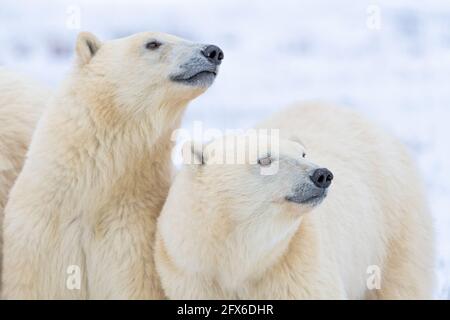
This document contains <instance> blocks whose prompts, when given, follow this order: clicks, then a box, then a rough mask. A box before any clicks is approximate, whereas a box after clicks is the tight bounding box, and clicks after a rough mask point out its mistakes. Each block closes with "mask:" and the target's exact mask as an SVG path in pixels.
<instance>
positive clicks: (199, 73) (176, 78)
mask: <svg viewBox="0 0 450 320" xmlns="http://www.w3.org/2000/svg"><path fill="white" fill-rule="evenodd" d="M208 75H212V76H213V77H216V75H217V72H214V71H208V70H203V71H200V72H197V73H196V74H194V75H192V76H190V77H187V78H183V77H181V76H177V77H173V78H172V80H173V81H176V82H191V81H193V80H196V79H198V78H201V77H203V76H208Z"/></svg>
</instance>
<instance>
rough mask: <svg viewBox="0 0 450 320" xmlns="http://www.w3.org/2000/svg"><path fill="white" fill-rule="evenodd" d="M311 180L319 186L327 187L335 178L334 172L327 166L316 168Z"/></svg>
mask: <svg viewBox="0 0 450 320" xmlns="http://www.w3.org/2000/svg"><path fill="white" fill-rule="evenodd" d="M311 180H312V182H314V184H315V185H316V186H317V187H319V188H323V189H326V188H328V187H329V186H330V184H331V181H332V180H333V174H332V173H331V171H330V170H328V169H325V168H320V169H316V170H315V171H314V172H313V174H312V175H311Z"/></svg>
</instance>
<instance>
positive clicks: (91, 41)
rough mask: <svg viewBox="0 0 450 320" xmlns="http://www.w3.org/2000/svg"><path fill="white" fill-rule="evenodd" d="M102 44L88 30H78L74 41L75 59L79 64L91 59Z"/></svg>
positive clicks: (81, 64) (82, 64)
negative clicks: (75, 41)
mask: <svg viewBox="0 0 450 320" xmlns="http://www.w3.org/2000/svg"><path fill="white" fill-rule="evenodd" d="M101 46H102V43H101V42H100V40H98V39H97V37H96V36H94V35H93V34H92V33H90V32H80V33H79V34H78V38H77V43H76V48H75V49H76V53H77V60H78V64H79V65H80V66H84V65H85V64H87V63H89V61H91V59H92V57H93V56H94V55H95V54H96V53H97V51H98V49H100V47H101Z"/></svg>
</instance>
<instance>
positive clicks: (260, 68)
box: [0, 0, 450, 299]
mask: <svg viewBox="0 0 450 320" xmlns="http://www.w3.org/2000/svg"><path fill="white" fill-rule="evenodd" d="M80 29H81V30H88V31H91V32H93V33H95V34H96V35H98V36H99V37H100V38H101V39H111V38H116V37H121V36H126V35H129V34H132V33H135V32H139V31H145V30H148V31H163V32H168V33H173V34H176V35H178V36H181V37H184V38H187V39H190V40H193V41H198V42H203V43H214V44H217V45H219V46H220V47H221V48H222V49H223V50H224V52H225V60H224V63H223V65H222V69H221V74H220V76H219V77H218V79H217V81H216V83H215V85H214V86H213V87H212V88H211V89H210V90H209V91H208V93H207V94H205V95H204V96H202V97H200V98H199V99H198V100H196V101H195V102H193V103H192V104H191V106H190V107H189V109H188V112H187V115H186V119H185V122H184V126H186V127H190V126H191V125H192V122H193V121H194V120H201V121H203V122H204V124H205V126H207V127H216V128H221V129H224V128H237V127H249V126H251V125H253V124H254V123H256V122H257V121H259V120H261V119H263V118H264V117H266V116H268V115H269V114H271V113H272V112H274V111H276V110H277V109H279V108H281V107H283V106H285V105H286V104H288V103H291V102H293V101H297V100H322V101H326V102H331V103H335V104H339V105H343V106H347V107H350V108H354V109H356V110H359V111H360V112H362V113H364V114H366V115H367V116H369V117H370V118H371V119H372V120H373V121H375V122H377V123H378V124H380V125H381V126H384V127H385V128H386V129H387V130H389V131H390V132H392V133H393V134H394V135H396V136H397V137H399V138H400V139H401V140H402V141H403V142H404V143H405V144H406V145H408V146H409V148H410V149H411V150H412V151H413V152H414V155H415V156H416V160H417V162H418V163H419V165H420V167H421V170H422V173H423V177H424V179H425V180H426V182H427V189H428V192H429V200H430V206H431V208H432V212H433V216H434V219H435V225H436V231H437V242H438V261H437V263H438V270H437V272H438V279H439V286H438V290H437V291H436V297H438V298H443V299H449V298H450V197H449V195H450V163H449V162H450V161H449V160H450V159H449V158H450V143H449V140H450V1H448V0H428V1H418V0H416V1H413V0H410V1H407V0H396V1H392V0H380V1H376V0H373V1H370V2H366V1H364V0H360V1H354V0H353V1H351V0H338V1H337V0H310V1H299V0H297V1H293V0H292V1H289V0H276V1H275V0H273V1H261V0H260V1H244V0H226V1H211V0H209V1H206V0H197V1H185V0H156V1H151V0H147V1H136V0H126V1H112V0H109V1H102V0H100V1H92V0H91V1H87V0H86V1H76V0H73V1H64V0H62V1H61V0H59V1H49V0H47V1H46V0H39V1H36V0H29V1H24V0H1V2H0V48H1V49H0V65H4V66H6V67H8V68H9V69H12V70H16V71H20V72H22V73H25V74H28V75H32V76H33V77H34V78H36V79H37V80H40V81H41V82H43V83H46V84H48V85H50V86H53V87H55V86H56V85H57V84H58V83H59V82H60V81H61V79H63V77H64V76H65V74H67V71H68V70H69V68H70V66H71V63H72V59H73V45H74V41H75V37H76V34H77V33H78V31H80Z"/></svg>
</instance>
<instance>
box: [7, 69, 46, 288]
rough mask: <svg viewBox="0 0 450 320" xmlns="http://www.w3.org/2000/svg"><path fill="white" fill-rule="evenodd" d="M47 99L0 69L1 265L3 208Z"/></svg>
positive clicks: (30, 84) (41, 90)
mask: <svg viewBox="0 0 450 320" xmlns="http://www.w3.org/2000/svg"><path fill="white" fill-rule="evenodd" d="M48 96H49V92H48V91H47V89H45V88H42V87H40V86H39V85H38V84H36V83H34V82H32V81H30V80H27V79H24V78H23V77H21V76H19V75H17V74H14V73H11V72H8V71H6V70H5V69H3V68H0V265H1V262H2V254H1V252H2V251H1V249H2V231H3V209H4V206H5V205H6V201H7V198H8V193H9V191H10V189H11V187H12V185H13V183H14V181H15V179H16V177H17V175H18V174H19V172H20V170H21V169H22V165H23V162H24V160H25V154H26V152H27V150H28V145H29V143H30V140H31V135H32V132H33V130H34V127H35V125H36V122H37V120H38V118H39V116H40V115H41V113H42V110H43V109H44V106H45V103H46V101H47V99H48ZM0 277H1V269H0ZM0 287H1V286H0Z"/></svg>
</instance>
